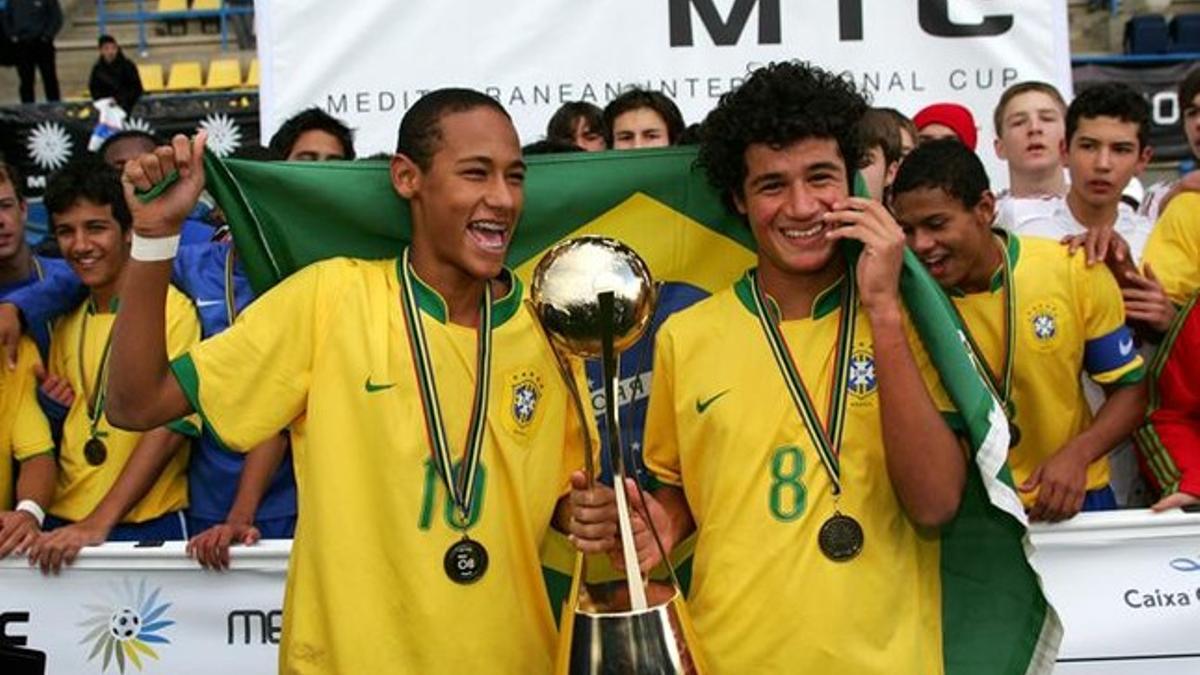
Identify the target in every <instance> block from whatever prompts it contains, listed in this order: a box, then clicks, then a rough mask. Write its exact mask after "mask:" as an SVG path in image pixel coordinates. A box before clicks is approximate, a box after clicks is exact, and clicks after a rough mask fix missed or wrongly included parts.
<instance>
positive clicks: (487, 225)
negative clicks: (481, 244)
mask: <svg viewBox="0 0 1200 675" xmlns="http://www.w3.org/2000/svg"><path fill="white" fill-rule="evenodd" d="M471 227H473V228H476V229H478V230H483V231H485V232H500V233H503V232H504V231H505V230H507V229H508V228H506V227H504V226H503V225H501V224H500V223H493V222H490V221H478V222H474V223H471Z"/></svg>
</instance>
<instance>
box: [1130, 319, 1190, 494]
mask: <svg viewBox="0 0 1200 675" xmlns="http://www.w3.org/2000/svg"><path fill="white" fill-rule="evenodd" d="M1196 297H1197V296H1195V295H1193V296H1192V300H1191V301H1190V302H1189V303H1188V304H1187V306H1185V307H1184V309H1183V310H1182V316H1181V317H1180V319H1179V321H1178V323H1176V324H1175V326H1174V328H1173V329H1172V330H1171V332H1170V333H1168V335H1167V338H1166V339H1165V340H1164V341H1163V343H1162V346H1161V347H1160V348H1159V352H1158V356H1156V357H1155V359H1154V362H1153V364H1152V365H1151V367H1150V376H1151V380H1150V407H1149V409H1148V411H1147V413H1146V422H1145V424H1144V425H1142V427H1141V428H1139V429H1138V430H1137V432H1136V433H1135V434H1134V440H1135V441H1136V442H1137V447H1138V451H1139V459H1140V461H1141V465H1142V475H1144V476H1145V477H1146V479H1147V480H1148V481H1149V482H1150V485H1151V486H1152V488H1153V489H1154V490H1155V491H1156V492H1157V495H1156V496H1157V497H1158V501H1157V502H1155V504H1154V510H1155V511H1165V510H1167V509H1173V508H1179V507H1181V506H1188V505H1190V504H1195V503H1197V502H1200V358H1197V357H1196V354H1197V353H1200V311H1196Z"/></svg>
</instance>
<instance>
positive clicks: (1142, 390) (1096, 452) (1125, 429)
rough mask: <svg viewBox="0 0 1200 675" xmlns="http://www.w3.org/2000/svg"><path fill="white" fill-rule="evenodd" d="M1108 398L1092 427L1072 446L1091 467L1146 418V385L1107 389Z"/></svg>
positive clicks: (1082, 433)
mask: <svg viewBox="0 0 1200 675" xmlns="http://www.w3.org/2000/svg"><path fill="white" fill-rule="evenodd" d="M1105 393H1106V394H1107V398H1106V399H1105V400H1104V404H1103V405H1101V406H1100V409H1099V410H1097V411H1096V416H1095V417H1094V418H1093V419H1092V424H1091V426H1089V427H1088V428H1087V429H1085V430H1084V431H1083V432H1081V433H1080V434H1079V435H1078V436H1076V437H1075V442H1073V443H1072V444H1071V446H1072V447H1073V448H1075V449H1076V450H1075V451H1076V452H1080V453H1082V455H1081V458H1082V459H1086V460H1087V462H1088V463H1089V464H1090V463H1092V462H1094V461H1096V460H1098V459H1100V458H1102V457H1104V456H1105V455H1107V454H1108V453H1109V452H1112V449H1113V448H1115V447H1117V445H1118V444H1120V443H1121V442H1123V441H1125V440H1126V439H1128V438H1129V437H1130V435H1131V434H1133V431H1134V429H1136V428H1137V427H1138V425H1139V424H1141V423H1142V421H1143V420H1144V419H1145V414H1146V404H1147V392H1146V382H1145V380H1143V381H1142V382H1139V383H1137V384H1132V385H1127V386H1123V387H1113V388H1109V389H1108V390H1107V391H1106V392H1105Z"/></svg>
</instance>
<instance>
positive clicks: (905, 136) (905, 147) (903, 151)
mask: <svg viewBox="0 0 1200 675" xmlns="http://www.w3.org/2000/svg"><path fill="white" fill-rule="evenodd" d="M875 110H878V111H879V112H882V113H886V114H888V115H890V116H891V118H892V119H893V120H895V122H896V126H897V127H898V128H899V130H900V159H901V160H903V159H904V158H905V157H907V156H908V153H910V152H912V149H913V148H915V147H917V125H916V124H913V121H912V120H911V119H909V118H908V116H907V115H905V114H904V113H902V112H900V111H899V110H896V109H895V108H875Z"/></svg>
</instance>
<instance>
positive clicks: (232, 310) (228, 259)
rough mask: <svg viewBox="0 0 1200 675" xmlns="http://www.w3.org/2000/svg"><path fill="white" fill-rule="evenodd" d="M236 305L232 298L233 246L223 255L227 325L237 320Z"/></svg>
mask: <svg viewBox="0 0 1200 675" xmlns="http://www.w3.org/2000/svg"><path fill="white" fill-rule="evenodd" d="M237 313H238V312H237V303H236V302H235V298H234V296H233V246H230V247H229V251H228V252H227V253H226V254H225V317H226V318H228V319H229V325H230V326H232V325H233V321H234V319H237Z"/></svg>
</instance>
